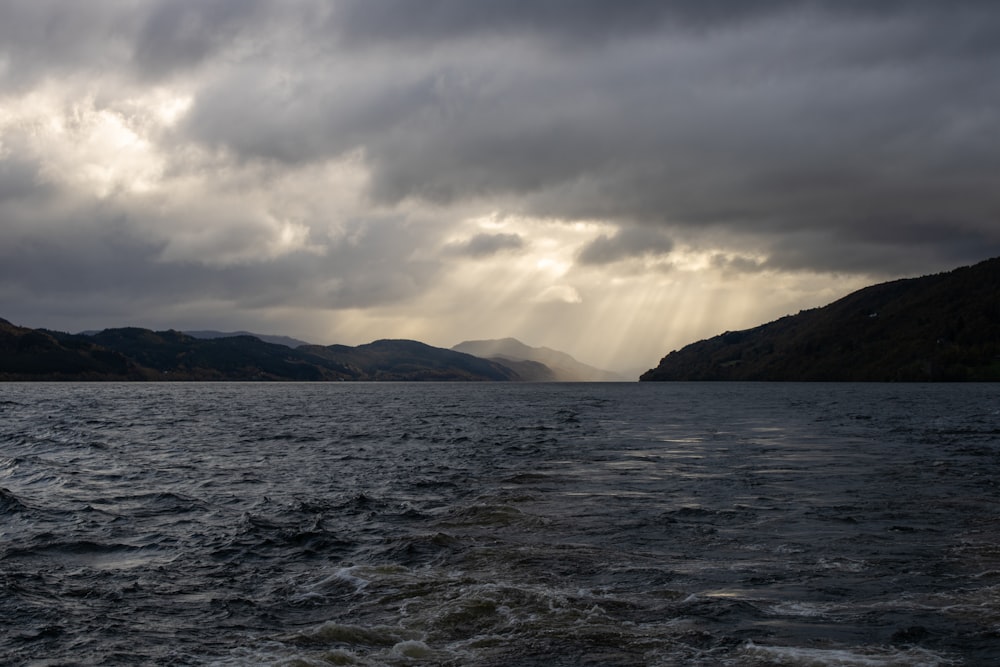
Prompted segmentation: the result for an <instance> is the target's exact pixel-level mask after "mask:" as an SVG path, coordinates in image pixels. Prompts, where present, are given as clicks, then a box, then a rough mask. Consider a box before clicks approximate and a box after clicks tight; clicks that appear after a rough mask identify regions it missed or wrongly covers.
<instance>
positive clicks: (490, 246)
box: [446, 232, 524, 257]
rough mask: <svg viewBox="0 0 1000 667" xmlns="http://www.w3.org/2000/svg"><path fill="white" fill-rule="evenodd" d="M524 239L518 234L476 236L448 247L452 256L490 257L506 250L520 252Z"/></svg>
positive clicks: (482, 234) (484, 234)
mask: <svg viewBox="0 0 1000 667" xmlns="http://www.w3.org/2000/svg"><path fill="white" fill-rule="evenodd" d="M523 247H524V239H522V238H521V237H520V236H519V235H518V234H487V233H485V232H484V233H481V234H476V235H475V236H473V237H472V238H470V239H467V240H465V241H462V242H459V243H452V244H449V245H448V246H446V250H447V251H448V252H450V253H452V254H456V255H462V256H465V257H489V256H491V255H495V254H497V253H498V252H503V251H505V250H520V249H521V248H523Z"/></svg>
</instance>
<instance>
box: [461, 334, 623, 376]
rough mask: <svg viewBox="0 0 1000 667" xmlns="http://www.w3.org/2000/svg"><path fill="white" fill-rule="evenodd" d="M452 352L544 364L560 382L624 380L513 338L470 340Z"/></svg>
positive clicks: (561, 354)
mask: <svg viewBox="0 0 1000 667" xmlns="http://www.w3.org/2000/svg"><path fill="white" fill-rule="evenodd" d="M451 349H453V350H456V351H458V352H465V353H466V354H472V355H475V356H477V357H482V358H483V359H497V360H501V361H512V362H524V361H532V362H536V363H539V364H544V365H545V366H547V367H548V368H549V369H551V371H552V376H553V379H554V380H555V381H557V382H620V381H623V380H624V379H625V378H623V377H622V376H620V375H618V374H617V373H612V372H611V371H605V370H601V369H600V368H594V367H593V366H588V365H587V364H584V363H582V362H580V361H577V360H576V359H574V358H573V357H572V356H570V355H568V354H566V353H565V352H560V351H559V350H553V349H552V348H548V347H531V346H530V345H526V344H525V343H522V342H521V341H519V340H518V339H516V338H511V337H507V338H494V339H487V340H467V341H463V342H461V343H459V344H458V345H455V346H454V347H452V348H451Z"/></svg>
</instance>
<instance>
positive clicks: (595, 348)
mask: <svg viewBox="0 0 1000 667" xmlns="http://www.w3.org/2000/svg"><path fill="white" fill-rule="evenodd" d="M998 72H1000V4H998V3H996V2H991V1H983V2H974V1H967V2H963V1H961V0H959V1H951V2H938V1H930V0H929V1H926V2H924V1H921V0H909V1H905V2H904V1H895V0H882V1H880V2H864V1H862V0H857V1H854V0H830V1H828V2H824V1H822V0H814V1H808V0H803V1H800V2H794V1H791V0H760V1H749V0H741V1H739V2H736V1H733V2H725V1H722V0H698V1H695V0H690V1H683V0H675V1H669V0H654V1H651V2H643V1H638V0H637V1H632V2H607V1H605V0H600V1H593V2H590V1H586V0H530V1H529V0H509V1H505V2H504V1H497V2H469V1H468V0H419V1H413V0H357V1H355V0H344V1H340V2H328V1H327V0H281V1H280V2H278V1H276V0H275V1H272V2H268V1H265V0H87V1H86V2H79V1H75V0H21V1H18V0H0V317H3V318H5V319H8V320H10V321H12V322H14V323H16V324H21V325H24V326H31V327H48V328H54V329H60V330H65V331H79V330H83V329H91V328H104V327H110V326H125V325H136V326H144V327H150V328H177V329H207V328H212V329H223V330H231V329H249V330H253V331H258V332H261V333H281V334H287V335H292V336H297V337H299V338H303V339H305V340H309V341H311V342H317V343H323V344H329V343H344V344H352V345H353V344H358V343H364V342H368V341H370V340H373V339H376V338H416V339H419V340H423V341H425V342H427V343H430V344H434V345H440V346H444V347H450V346H451V345H454V344H456V343H458V342H460V341H462V340H466V339H475V338H498V337H503V336H514V337H517V338H519V339H521V340H523V341H524V342H526V343H528V344H530V345H546V346H550V347H554V348H557V349H561V350H564V351H567V352H569V353H571V354H573V355H575V356H576V357H578V358H579V359H581V360H582V361H585V362H588V363H591V364H594V365H598V366H602V367H605V368H611V369H616V370H619V369H645V368H649V367H651V366H654V365H655V364H656V363H657V361H658V360H659V358H660V357H661V356H663V355H664V354H666V353H667V352H669V351H670V350H671V349H674V348H677V347H680V346H682V345H684V344H686V343H689V342H692V341H694V340H697V339H700V338H704V337H707V336H711V335H714V334H716V333H720V332H721V331H723V330H733V329H740V328H746V327H750V326H754V325H756V324H760V323H762V322H765V321H769V320H772V319H775V318H776V317H780V316H781V315H784V314H788V313H794V312H797V311H798V310H799V309H801V308H809V307H814V306H820V305H823V304H825V303H828V302H829V301H832V300H833V299H835V298H838V297H840V296H842V295H844V294H846V293H847V292H849V291H852V290H854V289H857V288H858V287H861V286H863V285H866V284H870V283H872V282H879V281H883V280H887V279H891V278H896V277H904V276H915V275H922V274H926V273H930V272H935V271H941V270H946V269H950V268H953V267H955V266H959V265H962V264H969V263H973V262H976V261H979V260H981V259H985V258H987V257H991V256H996V255H1000V78H998V75H997V73H998Z"/></svg>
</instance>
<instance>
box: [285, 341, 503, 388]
mask: <svg viewBox="0 0 1000 667" xmlns="http://www.w3.org/2000/svg"><path fill="white" fill-rule="evenodd" d="M299 351H301V352H305V353H308V354H311V355H314V356H317V357H320V358H322V359H327V360H331V361H335V362H337V363H340V364H343V365H344V366H346V367H348V368H351V369H352V370H353V371H355V372H357V373H358V374H359V376H361V377H363V378H365V379H371V380H399V381H414V380H520V379H521V378H520V376H518V374H517V373H516V372H515V371H513V370H512V369H510V368H508V367H507V366H504V365H502V364H500V363H497V362H495V361H489V360H487V359H480V358H478V357H474V356H472V355H471V354H464V353H462V352H455V351H453V350H446V349H444V348H439V347H432V346H430V345H426V344H424V343H420V342H418V341H415V340H377V341H374V342H372V343H368V344H367V345H358V346H357V347H347V346H346V345H330V346H327V347H322V346H319V345H311V346H305V347H300V348H299Z"/></svg>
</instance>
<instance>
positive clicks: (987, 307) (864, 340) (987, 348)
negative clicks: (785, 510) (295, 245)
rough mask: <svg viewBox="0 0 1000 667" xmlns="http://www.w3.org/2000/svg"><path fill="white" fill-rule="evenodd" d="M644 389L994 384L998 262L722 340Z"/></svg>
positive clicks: (705, 343)
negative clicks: (671, 385) (679, 383)
mask: <svg viewBox="0 0 1000 667" xmlns="http://www.w3.org/2000/svg"><path fill="white" fill-rule="evenodd" d="M640 380H644V381H649V380H800V381H822V380H826V381H845V380H849V381H998V380H1000V258H994V259H990V260H986V261H984V262H980V263H979V264H975V265H973V266H967V267H962V268H958V269H955V270H954V271H950V272H947V273H939V274H935V275H929V276H923V277H921V278H910V279H904V280H895V281H892V282H886V283H881V284H878V285H872V286H871V287H866V288H864V289H861V290H858V291H856V292H853V293H851V294H848V295H847V296H845V297H844V298H842V299H839V300H837V301H834V302H833V303H831V304H829V305H827V306H824V307H822V308H815V309H812V310H806V311H802V312H800V313H798V314H797V315H789V316H786V317H783V318H781V319H779V320H776V321H774V322H770V323H768V324H763V325H761V326H758V327H755V328H752V329H746V330H743V331H727V332H725V333H722V334H720V335H718V336H715V337H713V338H709V339H707V340H702V341H699V342H697V343H692V344H691V345H688V346H687V347H684V348H682V349H680V350H675V351H673V352H671V353H670V354H668V355H667V356H665V357H664V358H663V359H662V360H661V361H660V363H659V365H658V366H657V367H656V368H653V369H651V370H649V371H647V372H646V373H644V374H643V375H642V376H641V377H640Z"/></svg>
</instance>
